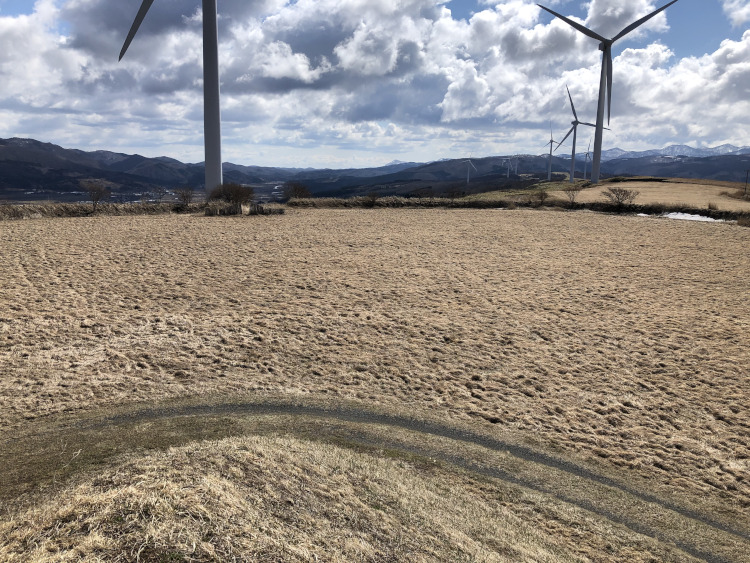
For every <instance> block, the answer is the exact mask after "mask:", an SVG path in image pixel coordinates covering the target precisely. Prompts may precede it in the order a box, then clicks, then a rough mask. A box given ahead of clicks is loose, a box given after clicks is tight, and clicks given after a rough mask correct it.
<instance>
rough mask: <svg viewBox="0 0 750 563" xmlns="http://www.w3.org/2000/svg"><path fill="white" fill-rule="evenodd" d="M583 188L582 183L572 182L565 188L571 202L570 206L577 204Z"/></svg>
mask: <svg viewBox="0 0 750 563" xmlns="http://www.w3.org/2000/svg"><path fill="white" fill-rule="evenodd" d="M582 189H583V186H581V185H580V184H571V185H570V186H568V187H567V188H564V189H563V193H564V194H565V197H566V198H568V203H569V204H570V207H574V206H575V204H576V200H577V199H578V194H580V193H581V190H582Z"/></svg>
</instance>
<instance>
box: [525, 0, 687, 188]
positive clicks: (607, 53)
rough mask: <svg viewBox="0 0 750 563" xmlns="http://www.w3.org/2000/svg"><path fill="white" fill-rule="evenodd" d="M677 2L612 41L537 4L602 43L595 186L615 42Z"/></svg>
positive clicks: (593, 171) (609, 101) (609, 100)
mask: <svg viewBox="0 0 750 563" xmlns="http://www.w3.org/2000/svg"><path fill="white" fill-rule="evenodd" d="M675 2H677V0H672V1H671V2H669V3H668V4H666V5H664V6H662V7H661V8H659V9H658V10H655V11H653V12H651V13H650V14H649V15H647V16H645V17H643V18H641V19H639V20H638V21H637V22H634V23H632V24H630V25H629V26H628V27H626V28H625V29H623V30H622V31H621V32H620V33H618V34H617V35H615V36H614V37H613V38H612V39H607V38H605V37H602V36H601V35H599V34H598V33H596V32H594V31H591V30H590V29H589V28H587V27H585V26H583V25H581V24H580V23H578V22H575V21H573V20H571V19H568V18H566V17H565V16H561V15H560V14H558V13H557V12H555V11H553V10H550V9H549V8H545V7H544V6H542V5H541V4H537V6H539V7H540V8H541V9H542V10H546V11H547V12H549V13H550V14H552V15H553V16H555V17H558V18H560V19H561V20H563V21H564V22H565V23H567V24H568V25H570V26H571V27H573V28H575V29H577V30H578V31H580V32H581V33H583V34H584V35H586V36H588V37H591V38H592V39H596V40H597V41H600V43H599V50H600V51H602V74H601V79H600V82H599V106H598V108H597V112H596V133H595V134H594V161H593V165H592V168H591V181H592V182H593V183H594V184H597V183H598V182H599V169H600V167H601V160H602V138H603V136H604V106H605V102H606V106H607V123H608V124H609V119H610V117H611V114H612V45H613V44H614V43H615V41H617V40H618V39H621V38H622V37H624V36H625V35H627V34H628V33H630V32H631V31H633V30H634V29H636V28H638V27H640V26H641V25H643V24H644V23H646V22H647V21H648V20H650V19H651V18H653V17H654V16H655V15H657V14H659V13H661V12H663V11H664V10H666V9H667V8H669V7H670V6H671V5H672V4H674V3H675Z"/></svg>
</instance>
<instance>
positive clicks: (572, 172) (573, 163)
mask: <svg viewBox="0 0 750 563" xmlns="http://www.w3.org/2000/svg"><path fill="white" fill-rule="evenodd" d="M565 89H566V90H567V91H568V99H569V100H570V109H572V110H573V121H572V122H571V123H572V124H573V127H571V128H570V131H568V134H567V135H565V137H563V140H562V141H560V142H559V143H558V145H557V148H558V149H559V148H560V145H562V144H563V143H564V142H565V139H567V138H568V137H570V134H571V133H573V153H572V154H571V157H570V183H571V184H573V183H574V182H575V181H576V137H577V136H578V126H579V125H588V126H589V127H596V125H594V124H593V123H586V122H584V121H578V114H577V113H576V107H575V105H573V96H571V95H570V89H569V88H568V87H567V86H566V87H565Z"/></svg>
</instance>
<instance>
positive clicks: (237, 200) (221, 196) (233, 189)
mask: <svg viewBox="0 0 750 563" xmlns="http://www.w3.org/2000/svg"><path fill="white" fill-rule="evenodd" d="M254 196H255V190H253V188H252V187H250V186H243V185H241V184H234V183H228V184H221V185H219V186H216V187H215V188H214V189H213V190H211V193H210V194H208V200H209V201H224V202H226V203H231V204H235V205H237V206H240V205H242V204H248V203H251V202H252V201H253V197H254Z"/></svg>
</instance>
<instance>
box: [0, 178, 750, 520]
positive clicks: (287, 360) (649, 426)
mask: <svg viewBox="0 0 750 563" xmlns="http://www.w3.org/2000/svg"><path fill="white" fill-rule="evenodd" d="M638 189H640V190H641V192H642V193H645V191H646V190H645V189H644V187H643V185H642V184H639V188H638ZM0 236H1V237H2V241H3V243H2V246H1V247H0V257H1V258H2V263H3V265H4V267H3V268H2V270H0V284H1V285H2V287H3V292H2V295H1V296H0V370H1V371H0V429H4V430H6V431H9V430H12V429H14V428H20V427H21V426H22V425H23V424H24V421H25V420H28V419H34V418H38V417H44V416H51V415H54V414H58V413H62V412H71V411H81V410H87V409H93V408H100V407H107V406H111V405H121V404H123V403H127V402H133V401H151V400H159V399H164V398H169V397H180V396H200V395H205V394H220V395H228V396H233V397H234V396H237V395H238V394H255V395H258V394H260V395H263V394H266V393H275V394H278V393H281V394H287V395H290V396H296V397H305V396H315V397H318V398H320V397H326V396H331V397H338V398H346V399H351V400H355V401H361V402H362V403H363V404H365V405H369V404H380V405H389V406H394V407H400V408H404V409H410V410H412V411H413V412H415V413H418V412H419V410H425V411H430V412H431V413H433V414H435V413H441V414H442V416H444V417H446V418H449V417H453V418H455V419H456V420H469V421H471V420H473V421H475V422H476V423H477V424H483V425H487V426H488V427H490V424H491V423H492V424H497V425H499V426H497V428H509V429H512V430H514V431H517V432H519V433H525V434H527V435H529V436H533V438H534V439H535V440H538V441H539V442H540V443H542V444H546V445H547V446H548V447H553V448H557V449H558V451H560V452H562V453H564V454H565V455H568V456H572V457H577V458H580V459H595V460H597V463H599V464H601V465H602V466H603V467H611V468H613V469H617V470H618V471H627V472H632V473H633V474H634V475H637V476H639V478H642V479H647V480H650V481H652V482H653V483H655V484H656V485H655V486H659V487H662V489H663V490H664V491H670V490H671V491H674V492H675V493H676V494H680V495H687V496H691V497H692V498H694V499H697V500H696V502H699V503H702V504H701V505H702V506H704V507H705V510H706V511H707V512H708V513H709V514H710V513H711V512H722V513H726V514H728V515H734V516H733V517H735V518H736V519H737V522H738V526H740V527H741V528H745V529H746V528H747V526H748V518H747V512H748V508H749V507H750V465H749V461H748V460H749V459H750V427H749V426H748V423H747V420H748V414H750V412H748V411H750V408H749V405H750V400H748V397H749V396H750V393H749V391H750V388H749V386H750V378H748V375H750V373H749V371H748V365H750V352H749V351H750V309H748V307H747V299H748V289H749V288H750V285H748V284H749V283H750V282H748V280H750V262H749V259H748V254H747V248H748V246H749V244H750V231H748V230H747V229H743V228H740V227H737V226H734V225H707V224H694V223H687V222H665V221H659V220H654V219H647V218H636V217H612V216H603V215H598V214H593V213H559V212H543V211H447V210H372V211H366V210H356V211H353V210H346V211H339V210H294V211H290V212H288V213H287V215H285V216H278V217H269V218H253V219H249V218H240V219H232V218H205V217H189V216H160V217H93V218H83V219H56V220H47V219H40V220H37V221H26V222H5V223H0Z"/></svg>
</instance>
